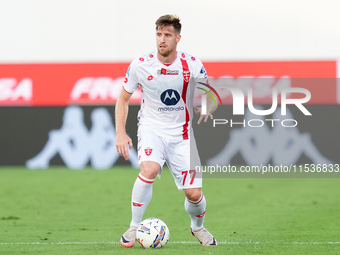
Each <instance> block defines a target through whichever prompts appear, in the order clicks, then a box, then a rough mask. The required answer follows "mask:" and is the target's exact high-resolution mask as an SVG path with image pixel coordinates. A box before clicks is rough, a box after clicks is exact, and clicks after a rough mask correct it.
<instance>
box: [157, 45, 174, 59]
mask: <svg viewBox="0 0 340 255" xmlns="http://www.w3.org/2000/svg"><path fill="white" fill-rule="evenodd" d="M172 51H173V49H171V50H169V49H161V48H159V47H158V53H159V54H160V55H161V56H163V57H168V56H169V55H170V53H171V52H172Z"/></svg>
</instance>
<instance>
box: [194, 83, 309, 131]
mask: <svg viewBox="0 0 340 255" xmlns="http://www.w3.org/2000/svg"><path fill="white" fill-rule="evenodd" d="M197 83H198V84H200V85H203V86H206V87H207V88H209V89H210V91H208V90H207V89H205V88H201V87H198V89H201V90H203V91H205V92H206V94H203V95H202V97H201V105H202V107H201V109H202V114H203V115H205V114H207V101H206V100H207V95H209V96H210V97H211V98H212V99H213V101H214V103H215V104H216V105H217V102H216V100H215V98H214V96H213V94H212V93H211V91H213V92H214V93H215V94H216V96H217V98H218V99H219V101H220V104H221V105H222V101H221V98H220V96H219V95H218V93H217V92H216V90H215V89H214V88H213V87H211V86H210V85H209V84H207V83H203V82H197ZM215 87H220V88H224V89H228V90H229V91H230V92H231V95H232V98H233V115H244V108H245V95H244V93H243V91H242V89H241V88H239V87H236V86H233V85H226V84H217V85H216V86H215ZM280 92H281V93H280V95H281V97H280V99H281V115H282V116H286V115H287V105H295V106H296V107H297V108H298V109H299V110H300V111H301V112H302V113H303V114H304V115H306V116H311V115H312V114H311V113H310V112H309V111H308V110H307V109H306V107H305V106H304V105H303V104H305V103H307V102H308V101H309V100H310V99H311V93H310V91H309V90H307V89H305V88H297V87H289V88H281V90H280ZM292 93H299V94H300V95H302V96H300V97H299V98H288V95H291V94H292ZM247 105H248V110H249V111H250V112H251V113H253V114H254V115H258V116H264V115H270V114H272V113H274V112H275V111H276V109H277V107H278V89H277V88H272V105H271V107H270V108H269V109H256V108H255V106H254V103H253V90H252V88H248V89H247ZM256 121H259V122H261V121H260V120H257V119H254V120H249V121H248V122H250V123H254V122H256ZM266 121H271V122H272V126H273V123H274V121H276V120H274V119H268V120H267V119H266ZM285 121H290V122H293V123H294V124H293V125H284V124H283V126H284V127H295V126H297V124H298V123H297V121H296V120H294V119H289V120H284V121H283V122H285ZM227 123H230V125H231V127H232V125H233V120H230V121H228V120H226V119H214V120H213V126H214V127H215V126H216V125H218V124H227ZM234 124H243V126H245V121H243V122H241V123H235V122H234ZM249 126H250V127H261V126H263V122H261V123H260V124H259V125H252V124H249Z"/></svg>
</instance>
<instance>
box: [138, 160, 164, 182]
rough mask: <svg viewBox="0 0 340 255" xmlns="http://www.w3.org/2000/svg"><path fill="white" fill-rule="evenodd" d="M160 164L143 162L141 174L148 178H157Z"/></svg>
mask: <svg viewBox="0 0 340 255" xmlns="http://www.w3.org/2000/svg"><path fill="white" fill-rule="evenodd" d="M159 168H160V166H159V164H158V163H155V162H143V163H142V164H141V165H140V172H141V174H142V175H143V176H144V177H146V178H148V179H155V178H156V176H157V174H158V171H159Z"/></svg>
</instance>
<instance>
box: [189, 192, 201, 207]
mask: <svg viewBox="0 0 340 255" xmlns="http://www.w3.org/2000/svg"><path fill="white" fill-rule="evenodd" d="M203 196H204V195H203V193H202V196H201V198H200V200H198V201H196V202H193V201H190V200H189V199H187V200H188V202H189V203H191V204H194V205H197V204H199V203H200V202H201V201H202V199H203Z"/></svg>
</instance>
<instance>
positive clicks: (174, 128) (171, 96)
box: [123, 51, 207, 139]
mask: <svg viewBox="0 0 340 255" xmlns="http://www.w3.org/2000/svg"><path fill="white" fill-rule="evenodd" d="M197 78H201V79H202V78H203V79H207V73H206V71H205V69H204V67H203V64H202V62H201V61H200V60H199V59H197V58H195V57H193V56H192V55H189V54H188V53H185V52H181V51H177V58H176V60H175V61H174V62H173V63H172V64H171V65H169V66H168V65H165V64H163V63H162V62H160V61H159V59H158V58H157V51H152V52H149V53H147V54H144V55H142V56H141V57H138V58H136V59H135V60H133V61H132V62H131V64H130V66H129V68H128V71H127V72H126V77H125V83H124V85H123V88H124V89H125V91H126V92H128V93H133V92H134V91H135V90H136V89H138V87H139V86H140V87H141V90H142V94H143V97H142V101H141V108H140V110H139V113H138V125H139V126H144V125H145V126H149V127H152V128H153V130H154V131H155V132H156V133H157V134H158V135H159V136H161V137H169V138H172V139H177V138H178V139H188V138H189V137H190V132H191V128H192V125H191V123H192V117H193V96H194V90H195V79H197Z"/></svg>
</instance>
